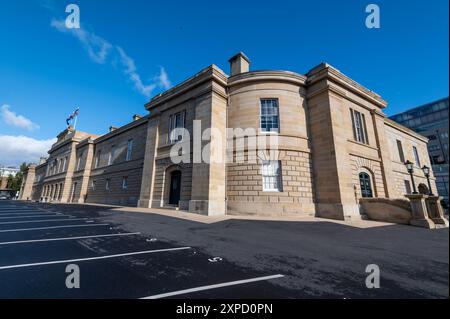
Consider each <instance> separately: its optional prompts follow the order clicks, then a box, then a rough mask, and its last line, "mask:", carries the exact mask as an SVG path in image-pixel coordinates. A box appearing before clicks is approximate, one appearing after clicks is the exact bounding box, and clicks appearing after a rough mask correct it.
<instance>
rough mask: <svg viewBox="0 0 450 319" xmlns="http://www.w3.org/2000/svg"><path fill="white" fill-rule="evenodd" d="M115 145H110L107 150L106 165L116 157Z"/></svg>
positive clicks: (110, 163)
mask: <svg viewBox="0 0 450 319" xmlns="http://www.w3.org/2000/svg"><path fill="white" fill-rule="evenodd" d="M115 153H116V146H115V145H113V146H111V151H110V152H109V156H108V165H112V163H113V162H114V158H115V157H116V154H115Z"/></svg>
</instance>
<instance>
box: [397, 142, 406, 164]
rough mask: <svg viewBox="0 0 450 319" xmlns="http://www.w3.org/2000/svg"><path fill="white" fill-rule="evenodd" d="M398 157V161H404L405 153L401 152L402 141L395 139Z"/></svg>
mask: <svg viewBox="0 0 450 319" xmlns="http://www.w3.org/2000/svg"><path fill="white" fill-rule="evenodd" d="M396 142H397V150H398V159H399V160H400V162H402V163H405V154H403V146H402V141H400V140H397V141H396Z"/></svg>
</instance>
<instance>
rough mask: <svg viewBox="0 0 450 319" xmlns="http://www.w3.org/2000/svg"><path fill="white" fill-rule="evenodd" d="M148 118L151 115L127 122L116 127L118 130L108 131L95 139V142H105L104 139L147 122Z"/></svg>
mask: <svg viewBox="0 0 450 319" xmlns="http://www.w3.org/2000/svg"><path fill="white" fill-rule="evenodd" d="M148 118H149V115H146V116H144V117H142V118H140V119H139V120H135V121H133V122H130V123H128V124H125V125H124V126H121V127H119V128H118V129H116V130H114V131H112V132H108V133H106V134H104V135H102V136H99V137H97V138H95V139H94V144H97V143H100V142H103V141H105V140H107V139H109V138H111V137H114V136H116V135H118V134H121V133H123V132H126V131H128V130H131V129H132V128H134V127H136V126H139V125H142V124H144V123H145V122H147V121H148Z"/></svg>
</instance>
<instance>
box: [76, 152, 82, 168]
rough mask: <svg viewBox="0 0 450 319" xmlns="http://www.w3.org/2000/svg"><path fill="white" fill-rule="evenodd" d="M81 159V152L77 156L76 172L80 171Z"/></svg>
mask: <svg viewBox="0 0 450 319" xmlns="http://www.w3.org/2000/svg"><path fill="white" fill-rule="evenodd" d="M82 157H83V152H81V153H80V154H79V155H78V161H77V171H79V170H80V169H81V159H82Z"/></svg>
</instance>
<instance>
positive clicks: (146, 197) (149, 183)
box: [138, 114, 160, 208]
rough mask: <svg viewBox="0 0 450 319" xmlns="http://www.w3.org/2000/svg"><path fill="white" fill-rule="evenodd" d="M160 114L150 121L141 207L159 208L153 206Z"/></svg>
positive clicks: (139, 204)
mask: <svg viewBox="0 0 450 319" xmlns="http://www.w3.org/2000/svg"><path fill="white" fill-rule="evenodd" d="M159 122H160V114H155V115H153V116H152V117H150V118H149V120H148V130H147V142H146V144H145V156H144V168H143V172H142V184H141V194H140V197H139V201H138V206H139V207H145V208H149V207H159V204H160V203H158V204H157V205H156V206H155V205H152V201H153V191H154V187H153V186H154V181H155V158H156V156H157V149H158V141H159Z"/></svg>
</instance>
